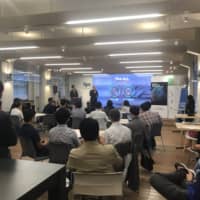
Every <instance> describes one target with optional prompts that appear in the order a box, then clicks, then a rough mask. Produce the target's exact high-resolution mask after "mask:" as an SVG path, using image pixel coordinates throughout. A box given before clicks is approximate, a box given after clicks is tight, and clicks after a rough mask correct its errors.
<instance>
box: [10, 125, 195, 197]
mask: <svg viewBox="0 0 200 200" xmlns="http://www.w3.org/2000/svg"><path fill="white" fill-rule="evenodd" d="M162 135H163V140H164V144H165V150H164V149H163V147H162V145H161V140H160V138H156V141H157V144H158V145H157V149H156V151H155V152H154V153H153V157H154V160H155V162H156V163H155V165H154V172H158V171H159V172H170V171H173V170H174V163H175V162H176V161H178V162H185V163H187V160H188V156H189V155H188V154H187V153H186V152H184V151H183V150H182V149H176V146H180V145H181V134H180V133H179V132H178V131H176V129H175V127H174V126H173V123H166V124H165V125H164V127H163V130H162ZM20 151H21V150H20V145H19V144H18V145H17V146H16V147H13V148H12V155H13V157H15V158H19V156H20ZM190 165H191V166H190V167H192V165H193V164H191V163H190ZM150 175H151V174H150V173H148V172H146V171H145V170H143V169H141V173H140V177H141V187H140V190H139V192H133V191H131V190H130V189H128V188H127V187H125V188H124V197H125V198H124V199H125V200H163V199H165V198H163V197H162V196H160V195H159V194H158V193H157V192H156V191H155V190H154V189H153V188H152V187H151V186H150V184H149V177H150ZM46 199H47V195H46V194H44V195H43V196H42V197H41V198H39V200H46Z"/></svg>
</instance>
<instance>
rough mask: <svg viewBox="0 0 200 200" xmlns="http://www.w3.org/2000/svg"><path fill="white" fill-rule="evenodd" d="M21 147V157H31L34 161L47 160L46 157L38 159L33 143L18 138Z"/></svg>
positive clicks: (26, 139) (23, 138)
mask: <svg viewBox="0 0 200 200" xmlns="http://www.w3.org/2000/svg"><path fill="white" fill-rule="evenodd" d="M19 140H20V143H21V147H22V155H21V157H27V156H28V157H31V158H33V159H34V160H35V161H40V160H45V159H48V157H47V156H41V157H38V156H37V153H36V150H35V147H34V145H33V142H32V141H31V140H30V139H28V138H25V137H21V136H20V137H19Z"/></svg>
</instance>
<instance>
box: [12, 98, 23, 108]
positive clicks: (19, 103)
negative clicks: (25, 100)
mask: <svg viewBox="0 0 200 200" xmlns="http://www.w3.org/2000/svg"><path fill="white" fill-rule="evenodd" d="M21 105H22V101H21V99H19V98H14V100H13V104H12V106H11V109H13V108H18V107H19V106H21Z"/></svg>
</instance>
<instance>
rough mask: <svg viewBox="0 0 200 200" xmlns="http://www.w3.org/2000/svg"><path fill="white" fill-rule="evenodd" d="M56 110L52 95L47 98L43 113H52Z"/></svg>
mask: <svg viewBox="0 0 200 200" xmlns="http://www.w3.org/2000/svg"><path fill="white" fill-rule="evenodd" d="M55 112H56V105H55V101H54V99H53V98H52V97H50V98H49V99H48V104H47V105H46V106H45V107H44V110H43V113H46V114H54V113H55Z"/></svg>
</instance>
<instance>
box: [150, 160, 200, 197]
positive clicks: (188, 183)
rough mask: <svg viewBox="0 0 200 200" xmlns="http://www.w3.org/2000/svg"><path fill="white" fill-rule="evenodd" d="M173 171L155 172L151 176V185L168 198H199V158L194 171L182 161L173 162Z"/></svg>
mask: <svg viewBox="0 0 200 200" xmlns="http://www.w3.org/2000/svg"><path fill="white" fill-rule="evenodd" d="M175 168H176V171H175V172H173V173H155V174H154V175H152V176H151V179H150V183H151V185H152V186H153V187H154V188H155V189H156V190H157V191H158V192H159V193H160V194H161V195H163V196H164V197H165V198H166V199H169V200H177V199H178V200H199V199H200V191H199V188H200V160H199V161H198V162H197V165H196V167H195V171H193V170H191V169H189V168H187V166H186V165H185V164H183V163H176V164H175Z"/></svg>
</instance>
